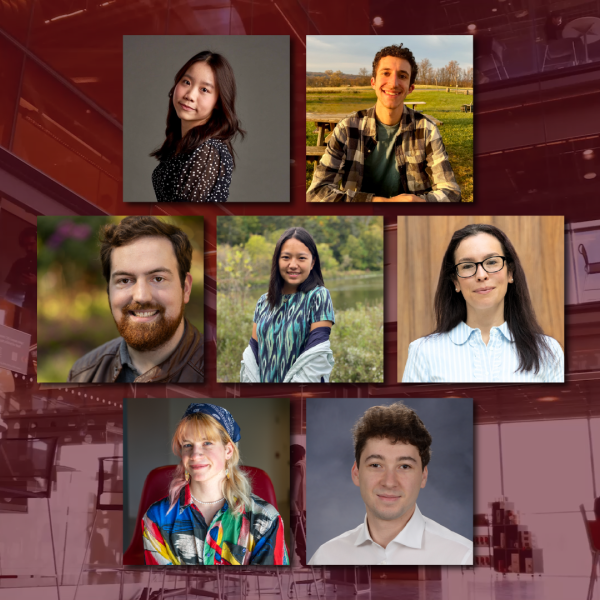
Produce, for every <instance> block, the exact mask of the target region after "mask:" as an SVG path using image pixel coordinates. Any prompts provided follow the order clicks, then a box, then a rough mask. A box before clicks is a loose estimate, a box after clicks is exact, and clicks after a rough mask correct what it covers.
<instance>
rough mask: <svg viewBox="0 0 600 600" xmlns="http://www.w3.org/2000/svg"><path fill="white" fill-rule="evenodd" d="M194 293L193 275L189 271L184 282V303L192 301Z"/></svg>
mask: <svg viewBox="0 0 600 600" xmlns="http://www.w3.org/2000/svg"><path fill="white" fill-rule="evenodd" d="M191 293H192V275H191V273H187V274H186V276H185V283H184V284H183V303H184V304H187V303H188V302H189V301H190V294H191Z"/></svg>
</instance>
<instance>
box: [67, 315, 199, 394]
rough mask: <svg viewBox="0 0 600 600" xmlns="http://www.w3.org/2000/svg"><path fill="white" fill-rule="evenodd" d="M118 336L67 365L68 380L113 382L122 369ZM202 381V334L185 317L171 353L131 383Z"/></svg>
mask: <svg viewBox="0 0 600 600" xmlns="http://www.w3.org/2000/svg"><path fill="white" fill-rule="evenodd" d="M122 339H123V338H120V337H118V338H115V339H114V340H111V341H110V342H106V344H103V345H102V346H100V347H99V348H96V349H95V350H92V351H91V352H88V353H87V354H86V355H85V356H83V357H82V358H80V359H79V360H78V361H77V362H76V363H75V364H74V365H73V367H72V368H71V371H70V373H69V381H72V382H77V383H114V382H115V381H116V379H117V377H118V376H119V373H120V372H121V369H122V365H121V354H120V352H119V347H120V346H121V340H122ZM203 382H204V337H203V336H202V334H201V333H200V332H199V331H198V330H197V329H196V328H195V327H194V326H193V325H192V324H191V323H190V322H189V321H188V320H187V319H186V328H185V333H184V334H183V338H182V339H181V342H179V346H177V348H176V349H175V351H174V352H173V354H171V356H169V358H167V360H165V361H164V362H163V363H161V364H160V365H157V366H156V367H153V368H152V369H150V370H149V371H146V373H144V374H143V375H140V376H139V377H138V378H137V379H136V380H135V383H203Z"/></svg>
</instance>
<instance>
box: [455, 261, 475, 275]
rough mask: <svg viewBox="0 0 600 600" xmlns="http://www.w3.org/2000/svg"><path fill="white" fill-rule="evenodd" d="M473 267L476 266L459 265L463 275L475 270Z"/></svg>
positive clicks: (471, 264) (469, 264) (472, 264)
mask: <svg viewBox="0 0 600 600" xmlns="http://www.w3.org/2000/svg"><path fill="white" fill-rule="evenodd" d="M473 266H474V263H459V265H458V270H459V271H460V272H461V273H467V272H469V271H470V270H471V269H472V268H473Z"/></svg>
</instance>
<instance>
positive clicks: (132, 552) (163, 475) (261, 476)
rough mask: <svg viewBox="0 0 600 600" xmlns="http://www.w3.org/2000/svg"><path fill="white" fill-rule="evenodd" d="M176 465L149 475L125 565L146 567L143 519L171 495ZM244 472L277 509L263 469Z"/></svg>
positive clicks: (154, 470) (160, 468) (250, 468)
mask: <svg viewBox="0 0 600 600" xmlns="http://www.w3.org/2000/svg"><path fill="white" fill-rule="evenodd" d="M175 467H176V465H167V466H166V467H158V468H156V469H153V470H152V471H150V473H148V476H147V477H146V482H145V483H144V488H143V490H142V497H141V499H140V507H139V509H138V515H137V520H136V522H135V530H134V532H133V538H132V539H131V544H129V548H127V551H126V552H125V554H124V555H123V564H124V565H145V564H146V562H145V560H144V541H143V535H142V519H143V518H144V515H145V514H146V511H147V510H148V509H149V508H150V506H151V505H152V504H153V503H154V502H156V501H157V500H161V499H162V498H164V497H165V496H166V495H167V494H168V493H169V484H170V483H171V479H172V478H173V471H174V470H175ZM242 471H244V473H246V475H248V477H249V478H250V481H251V482H252V492H253V493H254V494H256V495H257V496H258V497H259V498H262V499H263V500H266V501H267V502H268V503H269V504H272V505H273V506H274V507H275V508H277V498H276V497H275V489H274V488H273V483H272V482H271V479H270V477H269V476H268V475H267V473H266V472H265V471H263V470H262V469H257V468H256V467H247V466H243V467H242Z"/></svg>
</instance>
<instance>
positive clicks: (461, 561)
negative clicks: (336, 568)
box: [308, 505, 473, 565]
mask: <svg viewBox="0 0 600 600" xmlns="http://www.w3.org/2000/svg"><path fill="white" fill-rule="evenodd" d="M308 564H309V565H472V564H473V542H471V541H470V540H468V539H467V538H465V537H463V536H462V535H459V534H458V533H454V532H453V531H450V530H449V529H447V528H446V527H444V526H443V525H440V524H439V523H436V522H435V521H432V520H431V519H428V518H427V517H424V516H423V515H422V514H421V511H420V510H419V507H418V506H416V505H415V512H414V513H413V516H412V517H411V518H410V520H409V521H408V523H407V524H406V525H405V527H404V529H403V530H402V531H401V532H400V533H399V534H398V535H397V536H396V537H395V538H394V539H393V540H392V541H391V542H390V543H389V544H388V545H387V547H386V548H382V547H381V546H380V545H379V544H377V543H376V542H374V541H373V539H372V538H371V535H370V534H369V528H368V526H367V516H366V515H365V520H364V522H363V523H362V524H361V525H359V526H358V527H357V528H356V529H352V530H351V531H346V533H342V535H339V536H338V537H336V538H333V539H332V540H329V541H328V542H326V543H325V544H323V545H322V546H321V547H320V548H319V549H318V550H317V551H316V552H315V553H314V555H313V557H312V558H311V559H310V561H309V562H308Z"/></svg>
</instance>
